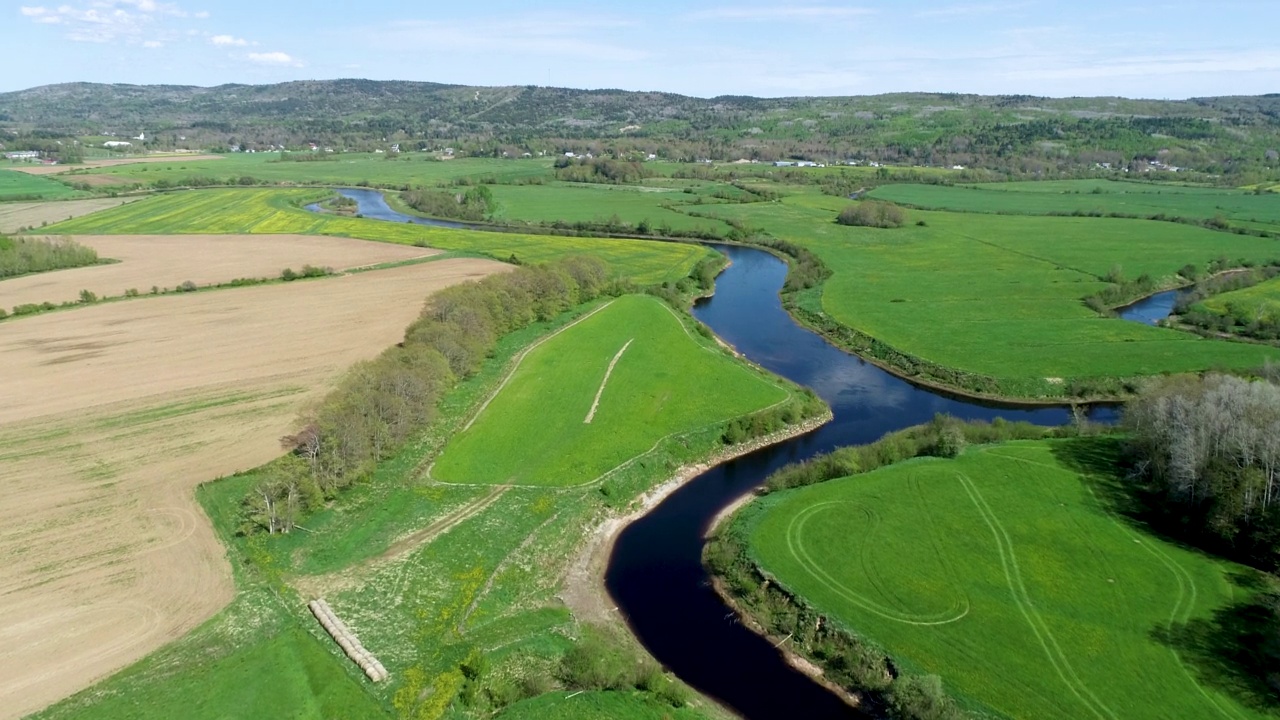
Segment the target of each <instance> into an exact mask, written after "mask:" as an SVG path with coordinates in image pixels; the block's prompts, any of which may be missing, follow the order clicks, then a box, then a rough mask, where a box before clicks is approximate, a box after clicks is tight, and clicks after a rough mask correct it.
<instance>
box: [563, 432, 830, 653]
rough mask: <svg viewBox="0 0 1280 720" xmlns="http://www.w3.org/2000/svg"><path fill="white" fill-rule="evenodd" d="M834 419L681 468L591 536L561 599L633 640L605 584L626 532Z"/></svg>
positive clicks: (587, 619) (571, 569)
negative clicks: (735, 467)
mask: <svg viewBox="0 0 1280 720" xmlns="http://www.w3.org/2000/svg"><path fill="white" fill-rule="evenodd" d="M832 418H833V416H832V413H831V411H830V410H828V411H827V412H825V413H823V414H822V415H820V416H818V417H816V418H810V419H808V420H805V421H803V422H800V423H798V424H796V425H793V426H791V427H788V428H785V429H783V430H779V431H778V432H775V433H771V434H769V435H766V436H764V437H760V438H756V439H755V440H751V441H748V442H745V443H742V444H741V445H734V446H732V447H729V448H726V449H724V450H722V451H720V452H719V453H716V454H714V455H712V456H711V457H710V458H708V459H706V460H704V461H702V462H699V463H694V464H692V465H685V466H683V467H681V468H678V469H677V470H676V472H675V474H674V475H672V476H671V478H670V479H668V480H667V481H666V482H664V483H662V484H661V485H658V486H657V487H655V488H653V489H651V490H650V491H648V492H647V493H645V494H644V495H641V496H640V497H639V498H637V499H636V500H635V501H634V502H633V503H632V504H631V507H630V512H628V513H627V514H625V515H621V516H614V517H610V518H607V519H605V520H604V521H603V522H601V523H600V524H599V525H597V526H596V527H595V528H594V529H592V530H591V531H590V532H589V533H588V534H587V535H586V537H585V542H584V543H583V544H582V546H581V549H580V550H579V552H578V555H577V557H575V558H574V560H573V562H572V563H570V565H569V569H568V571H567V572H566V575H565V580H564V588H565V589H564V590H563V591H562V592H561V594H560V599H561V600H562V601H563V602H564V604H565V605H566V606H567V607H568V608H569V610H570V611H571V612H572V613H573V615H574V617H576V618H577V619H578V620H579V621H580V622H591V623H597V624H601V625H612V626H614V627H617V628H620V629H623V630H626V631H627V636H628V637H633V638H634V635H632V633H631V631H630V628H629V627H628V626H627V622H626V621H625V620H624V619H623V618H622V617H621V615H620V613H619V612H618V606H617V604H616V603H615V602H614V599H613V598H612V597H610V595H609V591H608V589H607V588H606V587H605V582H604V580H605V572H606V571H607V570H608V566H609V558H610V556H611V555H612V554H613V548H614V544H615V543H616V541H617V539H618V536H619V535H620V534H621V533H622V531H623V530H625V529H626V528H627V526H629V525H631V524H632V523H634V522H636V521H637V520H639V519H641V518H643V517H644V516H645V515H647V514H648V513H649V512H650V511H651V510H653V509H654V508H656V507H657V506H658V505H661V504H662V502H663V501H664V500H666V499H667V498H668V497H670V496H671V494H672V493H674V492H675V491H677V490H679V489H680V488H681V487H683V486H684V485H686V484H687V483H689V482H690V481H692V480H693V479H694V478H697V477H698V476H700V475H702V474H703V473H705V472H707V471H708V470H711V469H713V468H715V467H716V466H718V465H723V464H724V463H727V462H729V461H731V460H734V459H737V458H740V457H742V456H744V455H748V454H750V453H753V452H755V451H757V450H760V449H762V448H766V447H769V446H771V445H776V444H778V443H782V442H785V441H787V440H790V439H792V438H797V437H800V436H801V435H805V434H807V433H810V432H813V431H814V430H817V429H818V428H820V427H822V426H823V425H825V424H827V423H828V422H830V421H831V420H832ZM747 497H748V498H749V497H750V496H747ZM637 644H639V643H637Z"/></svg>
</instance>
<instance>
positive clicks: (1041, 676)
mask: <svg viewBox="0 0 1280 720" xmlns="http://www.w3.org/2000/svg"><path fill="white" fill-rule="evenodd" d="M1115 446H1116V443H1115V441H1114V440H1107V439H1080V440H1071V441H1026V442H1015V443H1006V444H1001V445H992V446H983V447H980V448H973V449H970V450H969V451H968V452H966V453H964V454H963V455H961V456H960V457H959V458H957V459H955V460H942V459H932V458H930V459H917V460H911V461H907V462H902V463H899V464H896V465H893V466H890V467H887V468H882V469H880V470H877V471H873V472H871V473H868V474H865V475H858V476H854V477H848V478H843V479H838V480H832V481H828V482H825V483H821V484H818V485H812V486H809V487H806V488H801V489H797V490H791V491H784V492H780V493H775V494H772V495H769V496H766V497H764V498H762V499H760V500H758V501H756V502H755V503H753V504H752V505H750V506H748V508H747V509H745V510H744V511H742V512H741V513H739V515H738V516H737V517H736V518H735V519H734V521H733V523H734V525H733V527H734V529H735V530H737V531H739V532H741V533H744V536H745V537H747V538H748V543H749V548H750V549H749V552H750V554H751V556H752V558H753V559H754V560H755V561H756V562H758V563H759V565H760V566H761V567H762V568H763V569H764V570H765V571H766V572H767V573H769V575H770V576H772V577H775V578H776V579H777V581H778V582H780V583H781V584H782V585H784V586H785V587H786V588H788V589H789V590H790V591H791V592H794V593H797V594H799V595H800V596H802V597H803V598H804V599H805V600H806V601H807V602H809V603H810V604H812V606H813V607H815V608H816V609H817V610H818V611H819V612H821V613H823V614H824V615H825V616H826V617H827V618H828V619H829V620H830V621H831V622H834V623H837V624H838V625H839V626H840V627H842V628H845V629H847V630H848V631H850V632H852V633H855V634H857V635H859V636H861V637H864V638H867V639H869V640H870V641H872V642H873V643H875V644H877V645H878V646H880V647H882V648H883V649H884V650H885V651H886V652H887V653H888V654H889V655H890V656H891V657H892V658H893V659H894V662H895V663H896V664H898V666H900V667H902V668H904V669H905V670H907V671H909V672H913V673H932V674H937V675H940V676H941V677H942V678H943V682H944V683H945V685H946V686H947V688H948V690H949V691H950V692H951V693H952V694H954V695H955V696H956V697H957V698H959V699H960V701H961V702H962V704H964V705H965V706H967V707H969V708H970V709H974V710H979V711H983V712H986V713H988V714H995V715H998V716H1000V717H1009V718H1037V719H1039V718H1062V719H1063V720H1067V719H1077V718H1098V719H1099V720H1120V719H1121V718H1123V719H1126V720H1128V719H1130V718H1132V719H1135V720H1138V719H1141V718H1152V719H1153V720H1156V719H1160V718H1171V717H1178V718H1206V719H1212V718H1222V719H1223V720H1246V719H1247V718H1262V717H1273V715H1271V714H1270V713H1269V711H1268V710H1267V706H1266V704H1265V701H1263V702H1262V704H1257V703H1258V701H1259V700H1260V698H1259V697H1258V696H1256V695H1253V694H1251V693H1250V692H1248V691H1245V690H1243V688H1244V687H1245V684H1247V681H1245V684H1242V679H1241V677H1238V676H1237V675H1235V674H1234V673H1233V672H1232V669H1231V665H1230V663H1229V662H1226V661H1224V660H1222V659H1221V658H1218V657H1216V656H1214V655H1213V652H1212V651H1211V650H1209V649H1208V648H1206V647H1204V646H1202V645H1198V644H1197V643H1196V640H1195V638H1196V637H1198V635H1197V632H1203V631H1204V629H1205V628H1206V627H1207V626H1208V624H1210V623H1217V622H1225V620H1224V618H1229V617H1231V616H1232V613H1233V612H1236V611H1237V609H1238V608H1239V607H1244V606H1247V605H1248V603H1249V600H1250V598H1251V596H1252V595H1253V592H1254V588H1255V587H1256V583H1257V577H1255V576H1257V575H1258V574H1257V573H1256V572H1254V571H1251V570H1248V569H1246V568H1243V567H1240V566H1235V565H1232V564H1230V563H1226V562H1223V561H1219V560H1216V559H1213V558H1211V557H1208V556H1205V555H1203V554H1200V553H1197V552H1195V551H1191V550H1187V549H1184V548H1183V547H1181V546H1178V545H1175V544H1173V543H1170V542H1167V541H1165V540H1162V539H1160V538H1158V537H1155V536H1153V535H1151V534H1149V533H1148V532H1147V531H1146V530H1144V529H1143V528H1142V527H1141V526H1138V525H1136V524H1134V523H1132V522H1131V521H1130V520H1128V519H1126V518H1125V517H1123V516H1120V515H1117V514H1114V513H1113V511H1112V501H1113V495H1112V494H1113V493H1114V492H1116V484H1117V483H1119V482H1120V481H1119V479H1118V478H1116V477H1115V475H1114V470H1113V469H1111V468H1114V462H1115ZM1102 468H1105V469H1102ZM1197 628H1199V630H1197Z"/></svg>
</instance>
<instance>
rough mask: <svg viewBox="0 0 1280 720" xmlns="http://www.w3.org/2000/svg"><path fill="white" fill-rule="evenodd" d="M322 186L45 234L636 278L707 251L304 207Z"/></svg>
mask: <svg viewBox="0 0 1280 720" xmlns="http://www.w3.org/2000/svg"><path fill="white" fill-rule="evenodd" d="M324 195H325V191H323V190H282V189H246V190H184V191H178V192H173V193H165V194H162V195H158V196H155V197H151V198H147V199H145V200H139V201H138V202H134V203H129V204H128V205H122V206H120V207H118V208H112V209H110V210H107V211H104V212H100V213H95V214H93V215H88V216H85V217H81V218H76V219H74V220H69V221H66V222H62V223H58V224H57V225H51V226H49V228H47V229H46V232H49V233H62V234H84V235H94V234H108V235H113V234H114V235H135V234H136V235H173V234H243V233H252V234H261V233H297V234H302V235H338V236H342V237H354V238H361V239H365V240H378V241H382V242H395V243H404V244H420V245H424V246H430V247H435V248H440V249H442V250H457V251H465V252H474V253H479V254H484V255H489V256H491V257H494V258H497V259H500V260H507V259H509V258H510V257H511V256H513V255H514V256H515V257H516V258H518V259H519V260H520V261H521V262H525V263H537V262H543V261H545V260H551V259H554V258H557V257H564V256H566V255H580V254H588V253H589V254H594V255H598V256H599V257H600V258H601V259H603V260H605V261H606V262H607V263H609V265H610V267H611V268H612V270H613V271H614V272H615V273H618V274H620V275H623V276H626V277H629V278H631V279H633V280H635V281H636V282H637V283H641V284H649V283H660V282H664V281H673V282H674V281H676V280H679V279H680V278H683V277H685V276H686V275H687V274H688V273H689V271H690V270H691V269H692V268H693V266H694V265H695V264H696V263H697V262H698V261H699V260H701V259H702V258H704V257H707V256H708V255H709V254H710V251H709V250H707V249H705V248H703V247H700V246H697V245H686V244H678V243H663V242H649V241H643V240H621V239H611V240H596V239H590V238H574V237H551V236H546V235H532V234H522V233H490V232H475V231H470V230H449V229H444V228H429V227H423V226H421V225H413V224H409V223H392V222H385V221H379V220H368V219H363V218H354V217H338V216H333V215H323V214H319V213H313V212H308V211H307V210H303V209H302V208H301V207H299V204H302V203H305V202H310V201H313V200H315V199H319V198H321V197H324Z"/></svg>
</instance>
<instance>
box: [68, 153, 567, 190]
mask: <svg viewBox="0 0 1280 720" xmlns="http://www.w3.org/2000/svg"><path fill="white" fill-rule="evenodd" d="M331 157H332V158H333V159H332V160H323V161H318V162H279V161H278V159H279V155H278V154H277V153H231V154H227V155H223V156H222V157H221V159H219V160H204V161H201V160H192V161H189V162H176V163H164V164H155V165H143V164H134V165H118V166H115V167H112V168H109V169H101V170H97V171H94V172H98V173H106V174H111V175H118V176H120V177H122V178H127V179H129V180H130V181H136V182H140V183H154V182H155V181H157V180H166V181H169V182H174V183H176V182H180V181H182V180H183V179H185V178H190V177H193V176H207V177H217V178H228V177H241V176H246V175H247V176H250V177H253V178H256V179H258V180H266V181H269V182H295V183H313V184H317V185H344V184H348V185H354V184H356V183H360V182H365V183H371V184H374V185H435V184H437V183H440V182H451V181H453V180H455V179H457V178H463V177H465V178H471V179H474V180H481V181H483V180H487V179H493V180H498V181H512V180H518V179H521V178H529V177H543V176H546V175H547V174H548V171H549V170H550V168H551V162H552V159H551V158H524V159H520V160H507V159H487V158H460V159H457V160H444V161H437V160H434V159H429V158H430V157H431V156H428V155H426V154H419V153H402V154H400V155H388V154H374V153H363V154H362V153H351V154H340V155H333V156H331ZM71 179H74V176H71Z"/></svg>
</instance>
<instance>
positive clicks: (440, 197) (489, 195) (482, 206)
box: [400, 185, 494, 222]
mask: <svg viewBox="0 0 1280 720" xmlns="http://www.w3.org/2000/svg"><path fill="white" fill-rule="evenodd" d="M400 199H401V200H402V201H404V204H405V205H408V206H409V207H411V208H413V209H414V210H417V211H418V212H420V213H422V214H423V215H428V216H430V217H438V218H447V219H450V220H465V221H467V222H481V221H483V220H484V219H485V218H487V217H488V216H489V214H490V213H492V212H493V210H494V200H493V191H491V190H490V189H489V188H488V186H486V185H476V186H474V187H472V188H470V189H468V190H467V191H465V192H451V191H447V190H427V189H424V188H415V189H413V190H405V191H404V192H402V193H400Z"/></svg>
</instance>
